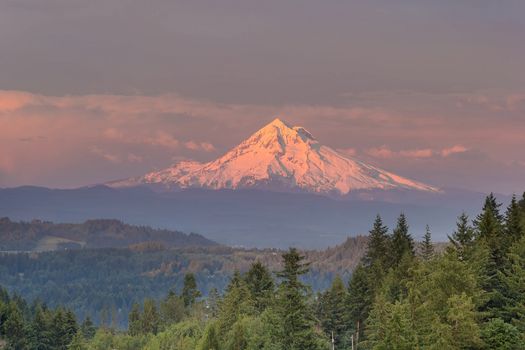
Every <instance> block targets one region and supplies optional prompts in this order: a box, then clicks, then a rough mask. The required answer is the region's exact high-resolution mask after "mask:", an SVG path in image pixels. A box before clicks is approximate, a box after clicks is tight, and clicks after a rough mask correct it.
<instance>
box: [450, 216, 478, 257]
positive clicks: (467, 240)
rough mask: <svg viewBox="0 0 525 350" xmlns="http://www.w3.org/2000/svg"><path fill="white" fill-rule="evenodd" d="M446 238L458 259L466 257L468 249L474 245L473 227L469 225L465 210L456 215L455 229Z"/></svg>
mask: <svg viewBox="0 0 525 350" xmlns="http://www.w3.org/2000/svg"><path fill="white" fill-rule="evenodd" d="M448 239H449V241H450V243H452V246H453V248H454V249H455V250H456V252H457V254H458V257H459V259H461V260H466V259H468V257H469V253H470V250H471V248H472V246H473V245H474V229H473V228H472V226H470V225H469V217H468V215H467V214H466V213H465V212H463V213H462V214H461V216H459V217H458V220H457V223H456V231H454V233H453V234H452V236H448Z"/></svg>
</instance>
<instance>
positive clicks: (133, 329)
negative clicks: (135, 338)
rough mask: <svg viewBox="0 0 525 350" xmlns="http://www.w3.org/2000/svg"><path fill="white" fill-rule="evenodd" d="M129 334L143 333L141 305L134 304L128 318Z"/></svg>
mask: <svg viewBox="0 0 525 350" xmlns="http://www.w3.org/2000/svg"><path fill="white" fill-rule="evenodd" d="M128 333H129V334H130V335H138V334H141V333H142V320H141V314H140V305H139V304H138V303H134V304H133V306H132V307H131V311H130V313H129V316H128Z"/></svg>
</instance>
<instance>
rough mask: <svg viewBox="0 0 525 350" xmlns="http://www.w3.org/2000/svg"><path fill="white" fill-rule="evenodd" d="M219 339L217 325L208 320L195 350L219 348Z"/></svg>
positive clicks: (214, 349) (218, 349) (215, 349)
mask: <svg viewBox="0 0 525 350" xmlns="http://www.w3.org/2000/svg"><path fill="white" fill-rule="evenodd" d="M220 349H221V347H220V341H219V335H218V331H217V326H216V324H215V322H210V323H208V325H207V326H206V329H205V330H204V335H203V336H202V338H201V340H200V341H199V344H198V345H197V350H220Z"/></svg>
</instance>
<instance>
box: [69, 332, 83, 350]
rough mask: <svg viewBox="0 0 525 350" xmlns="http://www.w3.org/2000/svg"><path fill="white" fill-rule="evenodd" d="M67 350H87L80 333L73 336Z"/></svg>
mask: <svg viewBox="0 0 525 350" xmlns="http://www.w3.org/2000/svg"><path fill="white" fill-rule="evenodd" d="M67 348H68V350H87V346H86V340H85V339H84V336H83V335H82V332H78V333H77V334H75V336H74V337H73V339H72V340H71V343H70V344H69V345H68V347H67Z"/></svg>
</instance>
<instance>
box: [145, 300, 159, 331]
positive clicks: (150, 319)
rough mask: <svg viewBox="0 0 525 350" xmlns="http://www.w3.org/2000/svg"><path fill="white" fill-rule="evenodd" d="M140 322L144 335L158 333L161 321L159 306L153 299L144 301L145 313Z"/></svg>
mask: <svg viewBox="0 0 525 350" xmlns="http://www.w3.org/2000/svg"><path fill="white" fill-rule="evenodd" d="M140 321H141V322H140V323H141V325H142V329H141V330H142V333H143V334H148V333H153V334H156V333H157V331H158V329H159V323H160V320H159V313H158V311H157V305H156V303H155V301H154V300H153V299H146V300H144V312H143V313H142V316H141V320H140Z"/></svg>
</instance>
